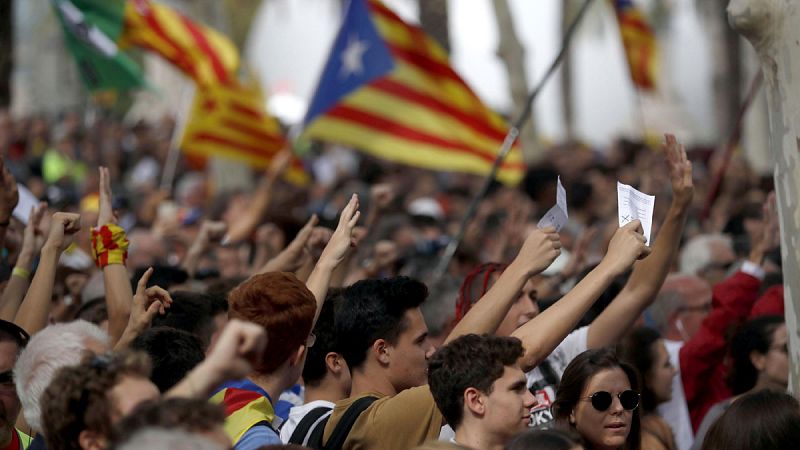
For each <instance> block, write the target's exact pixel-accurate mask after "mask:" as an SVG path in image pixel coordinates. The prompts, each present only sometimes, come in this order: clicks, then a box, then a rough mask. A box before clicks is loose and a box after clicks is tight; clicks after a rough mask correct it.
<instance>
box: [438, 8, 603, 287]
mask: <svg viewBox="0 0 800 450" xmlns="http://www.w3.org/2000/svg"><path fill="white" fill-rule="evenodd" d="M591 3H592V0H586V1H585V2H584V4H583V5H582V6H581V9H580V10H579V11H578V14H577V15H576V16H575V19H574V20H573V21H572V23H570V25H569V28H567V31H566V33H564V36H563V38H562V40H561V50H559V52H558V55H556V58H555V59H554V60H553V62H552V63H551V64H550V67H549V68H548V69H547V72H545V74H544V77H542V79H541V80H539V84H537V85H536V87H535V88H534V89H533V91H531V93H530V94H529V95H528V101H527V102H526V103H525V109H523V110H522V112H521V113H520V116H519V117H518V118H517V120H516V121H514V123H513V125H512V126H511V128H510V129H509V130H508V134H506V138H505V139H504V140H503V145H502V146H501V147H500V151H499V152H498V154H497V158H496V159H495V160H494V163H493V164H492V168H491V169H490V170H489V174H488V175H486V178H485V180H484V182H483V186H482V187H481V190H480V191H479V192H478V195H476V196H475V197H474V198H473V199H472V201H471V202H470V204H469V207H467V212H466V213H465V214H464V217H463V218H462V219H461V225H460V226H459V228H458V234H456V236H455V237H454V238H453V239H452V240H451V241H450V242H449V243H448V244H447V247H446V248H445V250H444V254H442V258H441V260H440V261H439V264H438V265H437V266H436V269H435V270H434V272H433V281H434V283H436V282H438V281H439V280H440V279H442V277H443V276H444V275H445V273H446V272H447V267H448V266H450V261H451V260H452V259H453V256H454V255H455V254H456V250H458V246H459V245H460V244H461V241H462V240H463V239H464V234H465V233H466V230H467V226H468V225H469V222H470V221H471V220H472V217H473V216H474V215H475V212H476V211H477V209H478V205H479V204H480V202H481V200H483V199H484V198H485V197H486V194H487V193H488V192H489V187H490V186H491V185H492V181H493V180H494V178H495V176H496V175H497V171H498V170H499V169H500V165H501V164H502V163H503V160H505V158H506V156H507V155H508V152H510V151H511V147H512V146H513V145H514V141H516V140H517V137H518V136H519V130H520V129H521V128H522V126H523V125H524V124H525V121H527V120H528V117H529V116H530V114H531V110H532V108H533V101H534V100H535V99H536V97H538V96H539V93H540V92H541V91H542V89H543V88H544V85H545V84H547V81H548V80H549V79H550V77H551V76H552V75H553V74H554V73H555V71H556V69H558V66H559V65H560V64H561V61H562V60H563V59H564V56H565V55H566V53H567V49H568V48H569V44H570V42H571V41H572V37H573V36H574V35H575V31H576V30H577V29H578V24H579V23H580V21H581V20H582V19H583V16H585V15H586V11H587V10H588V9H589V5H591Z"/></svg>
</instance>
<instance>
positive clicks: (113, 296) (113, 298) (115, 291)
mask: <svg viewBox="0 0 800 450" xmlns="http://www.w3.org/2000/svg"><path fill="white" fill-rule="evenodd" d="M103 282H104V283H105V289H106V305H107V307H108V335H109V336H110V337H111V342H112V343H116V342H117V341H118V340H119V339H120V337H121V336H122V334H123V332H124V331H125V327H126V326H127V325H128V319H129V317H130V313H131V302H132V301H133V289H132V288H131V282H130V279H129V278H128V270H127V269H126V268H125V265H123V264H109V265H107V266H105V267H104V268H103Z"/></svg>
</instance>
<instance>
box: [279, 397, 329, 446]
mask: <svg viewBox="0 0 800 450" xmlns="http://www.w3.org/2000/svg"><path fill="white" fill-rule="evenodd" d="M331 411H333V408H328V407H327V406H318V407H316V408H314V409H312V410H311V411H309V412H308V413H306V415H305V416H303V418H302V419H301V420H300V422H298V423H297V427H296V428H295V429H294V432H292V436H291V437H290V438H289V444H298V445H306V444H305V442H304V441H305V440H306V436H308V432H309V431H311V429H312V427H314V425H315V424H317V422H318V421H319V419H320V418H321V417H322V416H324V415H325V414H327V413H329V412H331ZM326 423H327V422H326ZM317 425H319V424H317ZM315 428H319V426H317V427H315ZM322 428H323V429H324V428H325V427H324V426H323V427H322Z"/></svg>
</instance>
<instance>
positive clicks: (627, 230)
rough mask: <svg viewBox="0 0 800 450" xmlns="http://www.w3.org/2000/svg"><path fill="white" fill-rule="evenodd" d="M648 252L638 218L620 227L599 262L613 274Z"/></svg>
mask: <svg viewBox="0 0 800 450" xmlns="http://www.w3.org/2000/svg"><path fill="white" fill-rule="evenodd" d="M649 254H650V247H648V246H647V245H646V244H645V238H644V234H643V230H642V224H641V222H639V221H638V220H634V221H632V222H629V223H627V224H626V225H625V226H623V227H620V228H618V229H617V231H616V232H615V233H614V236H613V237H612V238H611V242H609V244H608V252H606V256H605V257H603V260H602V261H601V262H600V264H602V265H605V266H607V267H608V268H609V269H610V270H611V272H612V273H613V274H615V275H620V274H623V273H625V271H627V270H628V269H630V268H631V266H633V263H634V262H636V260H637V259H641V258H644V257H645V256H647V255H649Z"/></svg>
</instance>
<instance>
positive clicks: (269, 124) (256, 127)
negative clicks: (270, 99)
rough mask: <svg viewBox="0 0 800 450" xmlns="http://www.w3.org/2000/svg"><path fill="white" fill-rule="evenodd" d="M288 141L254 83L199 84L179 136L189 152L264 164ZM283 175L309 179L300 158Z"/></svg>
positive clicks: (297, 181)
mask: <svg viewBox="0 0 800 450" xmlns="http://www.w3.org/2000/svg"><path fill="white" fill-rule="evenodd" d="M286 145H287V142H286V139H285V138H284V136H283V133H282V131H281V128H280V124H278V121H277V120H276V119H275V118H274V117H272V116H270V115H269V114H267V113H266V111H265V109H264V97H263V95H262V93H261V89H260V88H259V86H258V84H256V83H247V84H246V83H240V82H238V81H236V80H233V81H231V82H229V83H228V84H217V85H208V86H201V87H198V89H197V91H196V92H195V95H194V100H193V103H192V109H191V112H190V116H189V119H188V121H187V122H186V128H185V129H184V132H183V137H182V140H181V149H182V150H183V151H184V152H185V153H187V154H189V155H202V156H219V157H223V158H231V159H236V160H239V161H243V162H245V163H247V164H249V165H251V166H253V167H257V168H266V167H268V166H269V164H270V161H271V160H272V158H273V157H274V156H275V155H276V154H277V153H278V152H279V151H281V149H283V148H284V147H285V146H286ZM285 176H286V179H287V181H290V182H292V183H295V184H299V185H302V184H305V183H307V182H308V174H307V173H306V172H305V171H304V170H303V166H302V164H301V163H300V161H297V160H295V161H292V163H291V165H290V167H289V169H288V170H287V171H286V175H285Z"/></svg>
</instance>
